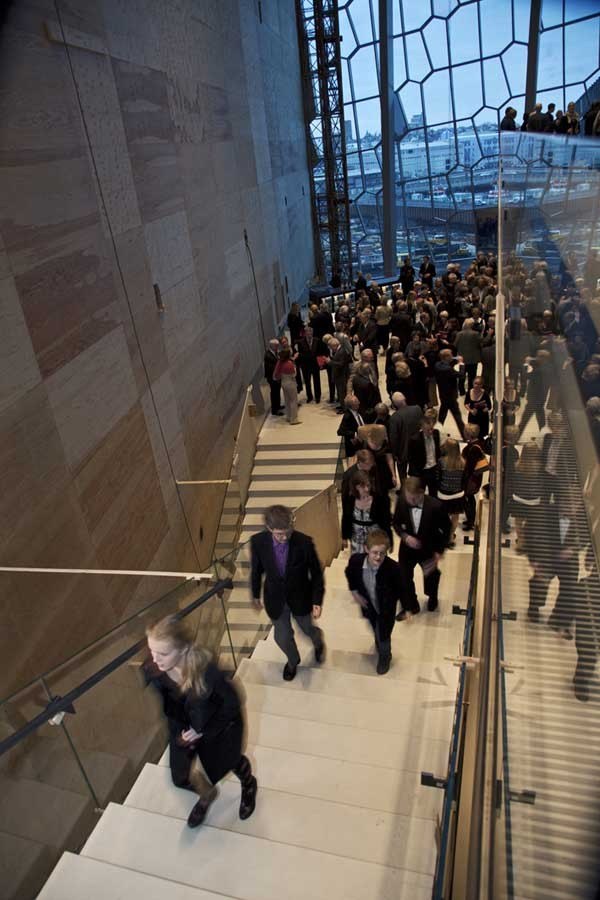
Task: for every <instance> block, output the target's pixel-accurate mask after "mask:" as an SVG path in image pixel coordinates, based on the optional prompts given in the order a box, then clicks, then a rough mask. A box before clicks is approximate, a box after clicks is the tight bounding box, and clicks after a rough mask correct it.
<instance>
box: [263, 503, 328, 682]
mask: <svg viewBox="0 0 600 900" xmlns="http://www.w3.org/2000/svg"><path fill="white" fill-rule="evenodd" d="M264 518H265V526H266V531H261V532H260V533H259V534H255V535H253V536H252V538H251V540H250V550H251V567H250V587H251V591H252V597H253V603H254V606H255V607H256V608H258V609H262V608H263V603H262V602H261V599H260V595H261V590H262V587H263V576H264V608H265V610H266V612H267V615H268V616H269V618H270V619H271V621H272V622H273V625H274V631H273V636H274V638H275V643H276V644H277V646H278V647H280V648H281V650H283V652H284V653H285V655H286V657H287V662H286V664H285V667H284V670H283V678H284V680H285V681H292V679H293V678H294V677H295V675H296V669H297V668H298V665H299V663H300V653H299V652H298V647H297V645H296V641H295V638H294V631H293V628H292V622H291V617H292V616H293V617H294V619H295V621H296V623H297V624H298V625H299V626H300V628H301V629H302V631H303V632H304V633H305V634H306V635H308V637H309V638H310V639H311V641H312V643H313V646H314V648H315V661H316V662H317V663H321V662H322V661H323V659H324V658H325V643H324V641H323V632H322V631H321V629H320V628H318V627H317V626H316V625H315V624H314V622H313V619H318V618H319V617H320V615H321V610H322V607H323V594H324V593H325V582H324V580H323V569H322V567H321V563H320V561H319V557H318V556H317V551H316V550H315V545H314V544H313V542H312V539H311V538H310V537H309V536H308V535H306V534H302V532H300V531H294V513H293V511H292V510H291V509H289V508H288V507H287V506H279V505H276V506H270V507H269V508H268V509H267V510H266V511H265V517H264Z"/></svg>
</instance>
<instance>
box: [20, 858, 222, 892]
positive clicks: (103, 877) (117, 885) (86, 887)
mask: <svg viewBox="0 0 600 900" xmlns="http://www.w3.org/2000/svg"><path fill="white" fill-rule="evenodd" d="M84 897H85V898H86V900H125V898H128V897H129V898H130V897H143V900H165V897H168V898H169V900H234V898H232V897H231V896H227V895H225V894H223V892H222V891H219V892H218V893H213V892H212V891H204V890H202V889H201V888H196V887H192V886H191V885H187V884H181V883H179V882H177V881H165V880H164V879H163V878H159V877H155V876H153V875H145V874H144V873H143V872H135V871H134V870H133V869H130V868H127V867H123V866H114V865H111V864H110V863H107V862H101V861H100V860H97V859H92V858H91V857H89V856H76V855H75V854H73V853H65V854H64V855H63V856H62V858H61V860H60V862H59V863H58V865H57V866H56V868H55V870H54V872H53V873H52V876H51V877H50V880H49V881H48V882H47V883H46V885H45V886H44V888H43V890H42V892H41V893H40V895H39V898H38V900H83V898H84Z"/></svg>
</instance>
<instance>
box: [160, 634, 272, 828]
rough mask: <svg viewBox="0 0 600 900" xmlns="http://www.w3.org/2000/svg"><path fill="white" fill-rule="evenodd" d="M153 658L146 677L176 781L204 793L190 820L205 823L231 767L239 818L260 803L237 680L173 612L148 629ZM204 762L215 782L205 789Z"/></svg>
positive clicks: (211, 781)
mask: <svg viewBox="0 0 600 900" xmlns="http://www.w3.org/2000/svg"><path fill="white" fill-rule="evenodd" d="M146 635H147V639H148V649H149V651H150V658H149V659H148V660H147V661H146V663H145V664H144V672H145V675H146V680H147V682H148V683H149V684H151V685H152V686H153V687H154V689H155V690H156V691H157V692H158V694H159V695H160V697H161V699H162V703H163V711H164V714H165V716H166V717H167V723H168V728H169V765H170V767H171V778H172V779H173V784H175V785H176V786H177V787H181V788H186V789H187V790H191V791H195V792H196V793H199V794H200V798H199V799H198V801H197V802H196V804H195V805H194V807H193V808H192V810H191V812H190V814H189V816H188V820H187V823H188V825H189V827H190V828H196V827H197V826H198V825H201V824H202V822H203V821H204V819H205V818H206V814H207V812H208V809H209V807H210V805H211V803H212V802H213V800H214V799H215V797H216V796H217V789H216V787H215V785H216V783H217V782H218V781H221V779H222V778H224V777H225V776H226V775H227V774H228V773H229V772H235V774H236V775H237V777H238V778H239V779H240V782H241V784H242V799H241V803H240V819H247V818H249V816H251V815H252V813H253V812H254V807H255V805H256V791H257V782H256V778H255V777H254V775H253V774H252V768H251V766H250V761H249V760H248V758H247V757H246V756H244V755H243V754H242V747H243V739H244V722H243V718H242V707H241V703H240V698H239V696H238V694H237V692H236V690H235V688H234V687H233V685H232V683H231V682H230V681H228V680H227V679H226V678H225V675H224V674H223V672H221V670H220V669H219V668H218V666H217V665H216V664H215V663H214V662H212V660H211V657H210V655H209V654H208V652H207V651H205V650H202V649H201V648H199V647H196V646H195V645H194V643H193V642H192V640H191V637H190V635H189V634H188V633H187V629H186V627H185V625H184V624H183V623H182V622H181V621H179V620H178V619H176V618H174V617H169V618H166V619H162V620H161V621H160V622H157V623H156V624H155V625H152V626H151V627H150V628H148V629H147V632H146ZM198 762H200V763H201V765H202V768H203V769H204V772H205V773H206V777H207V779H208V780H209V781H210V784H211V787H210V790H209V791H208V793H204V794H203V793H202V792H201V791H202V789H201V784H202V782H203V780H204V779H203V778H202V775H201V773H200V772H199V771H198V765H197V763H198Z"/></svg>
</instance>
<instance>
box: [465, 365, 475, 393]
mask: <svg viewBox="0 0 600 900" xmlns="http://www.w3.org/2000/svg"><path fill="white" fill-rule="evenodd" d="M465 375H466V378H467V387H468V389H469V390H471V388H472V387H473V381H474V380H475V376H476V375H477V363H465Z"/></svg>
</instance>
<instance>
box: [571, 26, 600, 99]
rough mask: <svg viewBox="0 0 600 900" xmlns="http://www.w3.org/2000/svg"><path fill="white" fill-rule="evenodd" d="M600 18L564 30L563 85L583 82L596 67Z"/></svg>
mask: <svg viewBox="0 0 600 900" xmlns="http://www.w3.org/2000/svg"><path fill="white" fill-rule="evenodd" d="M599 46H600V17H596V18H594V19H587V20H586V21H584V22H576V23H575V24H574V25H567V27H566V28H565V84H572V83H573V82H575V81H583V80H584V79H585V78H588V77H589V75H590V74H591V73H592V72H594V70H595V69H596V68H597V67H598V47H599Z"/></svg>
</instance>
